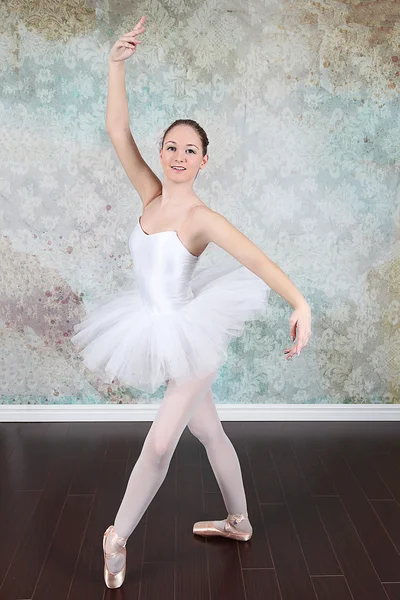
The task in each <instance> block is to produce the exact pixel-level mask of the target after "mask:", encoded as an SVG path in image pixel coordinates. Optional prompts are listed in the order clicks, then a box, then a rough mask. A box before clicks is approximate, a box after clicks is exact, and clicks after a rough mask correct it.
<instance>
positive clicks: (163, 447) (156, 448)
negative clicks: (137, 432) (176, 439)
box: [152, 439, 173, 467]
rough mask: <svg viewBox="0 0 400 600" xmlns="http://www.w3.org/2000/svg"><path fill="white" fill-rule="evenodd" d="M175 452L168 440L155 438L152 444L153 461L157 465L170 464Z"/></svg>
mask: <svg viewBox="0 0 400 600" xmlns="http://www.w3.org/2000/svg"><path fill="white" fill-rule="evenodd" d="M172 454H173V449H172V448H171V444H170V443H169V441H168V440H165V439H160V440H155V441H154V443H153V444H152V463H153V464H154V465H156V466H157V467H165V466H167V465H169V462H170V460H171V457H172Z"/></svg>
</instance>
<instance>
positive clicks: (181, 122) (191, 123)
mask: <svg viewBox="0 0 400 600" xmlns="http://www.w3.org/2000/svg"><path fill="white" fill-rule="evenodd" d="M176 125H189V126H190V127H192V128H193V129H194V130H195V131H196V133H198V135H199V137H200V140H201V145H202V149H203V156H205V155H206V154H207V146H208V144H209V141H208V137H207V134H206V132H205V131H204V129H203V128H202V127H201V125H199V124H198V123H197V122H196V121H193V120H192V119H177V120H176V121H174V122H173V123H171V125H170V126H169V127H168V129H166V130H165V132H164V135H163V137H162V141H161V146H160V150H161V148H162V147H163V146H164V140H165V136H166V135H167V133H168V132H169V131H170V130H171V129H172V128H173V127H175V126H176Z"/></svg>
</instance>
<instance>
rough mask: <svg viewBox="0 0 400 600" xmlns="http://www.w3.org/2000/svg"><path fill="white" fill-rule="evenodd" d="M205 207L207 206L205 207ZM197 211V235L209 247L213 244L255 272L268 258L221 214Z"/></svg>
mask: <svg viewBox="0 0 400 600" xmlns="http://www.w3.org/2000/svg"><path fill="white" fill-rule="evenodd" d="M204 206H205V205H204ZM205 208H206V209H207V210H195V211H194V213H195V215H196V219H195V222H196V226H195V228H196V234H197V236H198V237H199V239H201V240H202V242H203V243H204V244H205V245H207V244H209V243H210V242H213V243H214V244H216V245H217V246H220V247H221V248H223V249H224V250H225V251H226V252H228V253H229V254H231V255H232V256H233V257H234V258H236V260H238V261H239V262H240V263H242V264H243V265H245V266H246V267H248V268H249V269H250V270H251V271H254V270H255V269H256V268H257V267H258V265H259V264H260V263H262V262H263V261H265V259H266V258H267V257H266V255H265V254H264V252H263V251H262V250H261V249H260V248H259V247H258V246H256V244H254V243H253V242H252V241H251V240H249V238H248V237H246V236H245V235H244V233H242V232H241V231H240V229H238V228H237V227H235V226H234V225H233V224H232V223H231V222H230V221H229V220H228V219H227V218H226V217H224V216H223V215H221V214H220V213H219V212H217V211H215V210H212V209H210V208H208V207H207V206H206V207H205Z"/></svg>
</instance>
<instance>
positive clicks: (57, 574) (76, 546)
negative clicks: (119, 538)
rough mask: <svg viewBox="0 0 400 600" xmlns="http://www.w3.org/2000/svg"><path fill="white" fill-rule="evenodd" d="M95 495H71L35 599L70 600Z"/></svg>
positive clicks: (37, 586)
mask: <svg viewBox="0 0 400 600" xmlns="http://www.w3.org/2000/svg"><path fill="white" fill-rule="evenodd" d="M92 502H93V495H86V496H68V497H67V499H66V502H65V505H64V508H63V511H62V514H61V517H60V521H59V523H58V527H57V529H56V531H55V534H54V538H53V540H52V542H51V545H50V548H49V551H48V554H47V557H46V560H45V563H44V565H43V569H42V571H41V573H40V577H39V579H38V582H37V584H36V588H35V590H34V593H33V595H32V600H48V599H49V598H57V600H67V598H68V594H69V588H70V585H71V581H72V577H73V575H74V571H75V567H76V563H77V558H78V556H79V550H80V547H81V544H82V538H83V532H84V531H85V526H86V523H87V519H88V515H89V513H90V510H91V507H92Z"/></svg>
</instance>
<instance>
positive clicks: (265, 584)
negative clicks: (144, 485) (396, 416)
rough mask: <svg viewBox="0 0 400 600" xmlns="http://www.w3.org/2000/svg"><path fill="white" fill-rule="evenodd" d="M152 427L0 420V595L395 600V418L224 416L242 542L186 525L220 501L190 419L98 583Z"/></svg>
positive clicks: (76, 599)
mask: <svg viewBox="0 0 400 600" xmlns="http://www.w3.org/2000/svg"><path fill="white" fill-rule="evenodd" d="M150 425H151V423H148V422H147V423H118V422H117V423H2V424H0V484H1V489H0V526H1V535H0V600H15V599H18V600H25V599H34V600H39V599H40V600H67V599H69V600H101V599H104V598H129V599H130V600H139V599H140V600H209V599H210V600H211V599H212V600H225V599H226V600H260V599H268V600H278V599H279V600H311V599H312V600H315V599H318V600H350V599H354V600H381V599H382V600H386V599H388V598H389V599H390V600H400V423H398V422H394V423H390V422H377V423H367V422H360V423H342V422H332V423H324V422H313V423H302V422H297V423H280V422H271V423H264V422H251V423H249V422H246V423H237V422H225V423H224V429H225V431H226V433H227V434H228V436H229V437H230V439H231V440H232V443H233V444H234V446H235V448H236V450H237V452H238V455H239V460H240V463H241V466H242V472H243V479H244V484H245V489H246V494H247V499H248V510H249V516H250V519H251V523H252V525H253V530H254V531H253V537H252V539H251V540H250V541H248V542H236V541H232V540H226V539H222V538H212V539H209V540H206V539H204V538H200V537H198V536H194V535H193V533H192V526H193V523H194V522H195V521H198V520H205V519H223V518H225V516H226V511H225V507H224V504H223V501H222V497H221V494H220V492H219V489H218V486H217V483H216V480H215V478H214V475H213V472H212V470H211V468H210V465H209V463H208V460H207V456H206V453H205V449H204V448H203V446H202V445H201V444H200V443H199V441H198V440H197V439H196V438H194V437H193V436H192V435H191V434H190V432H189V431H188V430H187V429H186V430H185V432H184V434H183V436H182V438H181V440H180V442H179V444H178V447H177V449H176V451H175V454H174V456H173V459H172V461H171V465H170V469H169V471H168V475H167V477H166V479H165V481H164V483H163V484H162V486H161V488H160V490H159V492H158V493H157V494H156V496H155V498H154V500H153V502H152V503H151V504H150V506H149V508H148V510H147V511H146V513H145V515H144V517H143V518H142V520H141V521H140V523H139V525H138V527H137V528H136V530H135V531H134V532H133V534H132V536H131V537H130V539H129V541H128V544H127V575H126V579H125V583H124V585H123V586H122V588H120V589H119V590H108V588H106V587H105V585H104V581H103V553H102V545H101V544H102V535H103V532H104V531H105V529H106V528H107V526H108V525H110V524H111V523H112V522H113V520H114V516H115V514H116V511H117V509H118V506H119V503H120V501H121V498H122V495H123V493H124V491H125V486H126V483H127V480H128V477H129V475H130V472H131V469H132V468H133V465H134V464H135V461H136V459H137V457H138V455H139V453H140V450H141V447H142V444H143V441H144V438H145V436H146V433H147V431H148V430H149V428H150Z"/></svg>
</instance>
